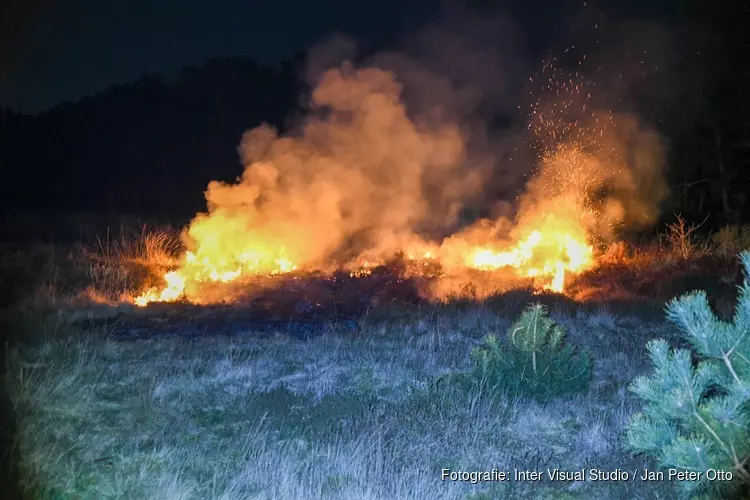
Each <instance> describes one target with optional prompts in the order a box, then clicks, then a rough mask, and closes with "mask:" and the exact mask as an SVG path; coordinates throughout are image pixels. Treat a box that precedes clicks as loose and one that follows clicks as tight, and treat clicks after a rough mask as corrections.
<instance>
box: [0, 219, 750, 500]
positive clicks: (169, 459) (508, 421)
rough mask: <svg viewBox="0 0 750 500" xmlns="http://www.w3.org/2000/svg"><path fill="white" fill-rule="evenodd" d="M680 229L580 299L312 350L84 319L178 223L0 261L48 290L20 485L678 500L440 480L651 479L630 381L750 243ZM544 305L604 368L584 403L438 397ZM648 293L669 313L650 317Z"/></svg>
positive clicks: (409, 324) (29, 319)
mask: <svg viewBox="0 0 750 500" xmlns="http://www.w3.org/2000/svg"><path fill="white" fill-rule="evenodd" d="M678 229H679V228H678ZM683 229H685V231H682V232H681V233H679V232H678V233H677V234H678V235H679V234H682V235H683V236H685V235H687V236H685V237H686V238H688V241H687V243H685V242H684V241H683V242H682V243H681V242H680V241H681V240H680V239H679V238H677V239H676V240H674V241H672V240H662V241H660V242H657V243H656V244H653V245H651V246H640V247H636V246H634V245H629V244H627V243H619V244H616V245H613V246H612V247H610V248H609V249H608V250H607V251H606V252H605V253H604V254H603V255H602V256H601V258H600V260H599V262H600V265H599V267H598V268H597V269H595V270H593V271H591V272H588V273H584V274H583V275H581V276H579V277H578V279H577V280H575V281H574V282H573V283H572V284H571V289H570V293H571V295H572V296H573V297H575V298H576V299H578V300H579V303H576V302H574V301H573V300H570V299H569V298H566V297H562V296H559V295H554V294H549V296H547V295H544V294H543V295H533V293H532V291H530V290H517V291H515V292H510V293H506V294H505V295H503V296H502V297H490V298H489V299H488V300H487V301H485V302H484V303H482V304H479V303H477V302H475V301H472V300H468V299H467V298H466V297H464V300H460V301H455V302H453V303H452V304H448V305H445V304H442V305H441V304H438V305H435V306H434V307H432V308H431V309H429V310H423V309H420V310H416V311H415V310H400V311H395V310H388V311H384V312H381V313H379V316H376V315H373V316H371V317H369V318H365V319H364V320H363V324H362V327H361V331H360V332H359V335H357V336H354V337H352V336H348V335H345V334H343V333H342V332H340V331H338V330H337V326H336V325H332V326H331V331H330V332H329V333H328V335H326V336H324V337H322V338H320V339H317V340H314V341H311V342H308V343H299V342H296V341H291V340H289V338H288V337H286V336H285V335H283V332H280V333H282V335H280V336H278V337H276V338H274V339H269V340H260V339H258V338H257V337H255V336H254V335H253V333H252V332H248V334H247V335H246V336H245V337H241V338H240V337H234V338H205V339H200V340H193V341H185V340H179V339H154V340H149V341H144V342H134V343H121V342H115V341H113V340H111V339H110V338H109V335H108V333H109V332H108V331H107V329H106V328H107V327H106V326H105V327H103V329H102V328H99V327H97V328H95V329H94V330H88V329H83V328H82V327H81V326H80V323H75V324H71V320H79V319H81V317H82V316H84V317H85V315H86V314H89V312H90V311H91V310H92V307H100V311H99V312H97V313H96V315H97V316H98V317H101V315H102V314H106V313H107V311H112V310H113V309H112V308H110V307H108V306H107V305H106V304H111V303H112V302H113V301H116V300H118V299H121V298H122V297H123V296H126V295H127V294H128V293H135V292H137V291H138V290H141V289H143V288H144V287H147V286H150V285H152V284H156V283H157V281H156V280H158V278H159V276H160V274H161V273H162V272H163V270H164V269H165V268H167V267H169V266H171V265H173V264H174V259H175V257H176V256H177V255H178V254H179V253H180V251H181V250H182V249H181V246H180V244H179V236H178V233H177V231H175V230H173V229H171V228H168V227H166V228H161V227H160V228H153V229H152V228H151V227H144V226H139V228H138V229H137V230H128V229H121V230H120V231H119V232H118V233H117V236H116V237H110V234H111V233H109V232H105V233H102V234H104V236H101V237H97V238H93V240H92V241H91V242H90V243H88V244H80V243H79V244H71V245H66V246H59V245H57V246H55V245H43V244H35V245H32V246H28V245H27V246H23V247H19V246H6V247H3V249H2V251H3V254H4V255H5V256H7V257H8V258H6V259H3V265H4V266H6V267H8V268H13V269H15V270H16V271H18V273H17V274H18V276H21V277H20V278H18V282H19V283H21V282H23V279H22V277H23V276H33V277H34V280H33V281H32V282H31V283H32V284H31V286H30V287H29V288H26V289H24V294H25V298H24V300H23V301H22V302H21V303H20V305H21V306H22V307H18V308H16V309H14V311H15V312H17V313H18V323H17V325H20V324H22V323H23V326H22V327H21V326H17V327H18V328H19V329H20V328H23V329H24V330H25V331H27V332H32V334H33V336H34V337H35V338H37V339H39V341H38V342H36V343H35V347H23V346H18V347H17V348H16V349H15V350H14V351H13V357H12V358H11V359H10V364H9V368H10V371H9V374H10V377H11V378H10V381H11V386H10V387H12V389H13V393H12V396H13V411H14V414H15V418H16V421H17V423H18V427H19V430H20V432H19V434H18V438H17V449H18V453H19V459H20V463H21V464H22V470H23V477H24V480H25V487H26V488H27V490H28V491H29V492H30V493H31V494H32V496H33V497H34V498H154V499H158V498H165V499H166V498H169V499H172V498H185V499H188V498H201V499H204V498H205V499H213V498H217V499H232V498H280V499H283V498H347V499H348V498H362V499H366V498H389V499H390V498H394V499H396V498H410V499H411V498H415V499H419V498H426V499H427V498H429V499H433V498H434V499H440V498H473V499H476V500H478V499H480V498H540V499H541V498H550V497H554V498H606V497H612V498H672V497H673V496H674V490H673V489H672V485H671V484H669V483H656V484H654V483H645V482H640V481H633V482H627V483H594V482H591V481H586V482H563V483H555V482H551V481H547V480H545V481H544V482H542V483H536V484H535V483H521V482H508V483H479V484H474V485H473V484H468V483H449V482H443V481H440V471H441V469H442V468H451V469H463V470H491V469H493V468H499V469H501V470H509V471H512V470H513V469H527V468H530V469H535V468H538V469H540V470H542V471H546V470H547V469H548V468H550V469H552V468H555V467H559V468H561V469H563V470H574V469H578V468H582V467H583V468H600V469H606V470H611V469H615V468H620V469H624V470H627V471H630V472H632V471H633V470H634V469H636V468H639V469H641V470H642V468H643V467H644V466H647V465H648V466H649V468H653V467H654V464H648V463H647V462H645V461H643V460H640V459H638V458H634V457H630V456H628V455H627V454H625V453H624V452H623V451H622V449H621V448H620V438H621V434H622V429H623V425H624V423H625V422H626V421H627V419H628V417H629V415H630V414H631V413H632V412H633V411H635V410H636V408H637V405H636V402H635V401H634V398H632V397H631V396H630V395H629V394H628V392H627V390H626V388H627V384H628V383H629V381H630V380H632V379H633V378H634V377H635V376H636V375H638V374H642V373H644V372H645V371H646V370H647V369H648V366H647V365H648V363H647V359H646V357H645V352H644V345H645V342H646V341H647V340H648V339H650V338H652V337H654V336H661V337H671V336H672V335H673V333H674V332H673V331H672V330H671V329H670V328H669V327H668V326H667V325H666V324H665V323H664V322H663V318H662V315H661V313H660V309H661V307H663V303H662V302H659V301H661V300H666V299H669V298H672V297H674V296H675V295H677V294H679V293H682V292H684V291H687V290H690V289H692V288H706V287H709V288H712V290H713V292H711V290H709V291H710V292H711V293H714V297H717V296H718V297H721V296H722V293H724V292H723V290H725V289H726V290H727V291H728V292H727V294H726V295H727V296H731V297H734V296H735V290H734V286H733V281H732V279H733V278H732V276H733V273H734V272H735V271H734V267H736V266H735V264H736V263H735V262H734V256H731V257H729V256H725V255H724V253H727V254H728V253H729V249H730V248H734V246H733V245H743V244H744V243H743V241H744V240H743V238H744V236H742V235H743V234H744V233H743V231H744V230H742V229H737V230H735V229H723V230H722V231H723V232H722V233H721V234H722V235H721V236H714V237H713V238H712V239H711V240H710V241H711V242H712V243H711V245H713V246H711V247H709V245H708V243H707V241H708V240H700V239H699V238H698V237H697V235H696V234H697V233H695V232H694V231H693V232H689V231H688V230H689V227H687V228H685V227H683ZM675 242H676V243H675ZM709 248H714V249H717V250H716V251H715V252H714V253H715V255H713V254H711V253H710V252H708V249H709ZM686 249H689V251H687V252H686ZM718 249H721V250H718ZM707 252H708V254H707ZM721 277H724V279H723V281H722V278H721ZM691 280H692V281H691ZM717 294H718V295H717ZM532 298H533V300H541V301H543V302H545V301H546V302H548V303H549V304H550V305H551V310H552V311H553V317H554V318H555V320H556V321H558V322H559V323H561V324H562V325H563V326H565V327H566V328H567V330H568V332H569V338H570V339H571V341H572V342H573V343H575V344H577V345H579V346H584V347H586V348H588V349H590V350H591V352H592V353H593V357H594V359H595V375H594V380H593V384H592V388H591V390H590V391H589V393H587V394H585V395H583V396H581V395H578V396H570V397H566V398H560V399H558V400H555V401H552V402H549V404H539V403H533V402H532V401H530V400H524V399H513V400H511V399H508V398H506V397H504V395H503V394H501V393H493V394H487V393H483V392H477V391H468V392H466V391H464V390H459V389H457V388H452V387H442V388H439V389H438V388H436V387H435V384H433V382H434V381H435V380H436V378H438V377H440V376H441V375H444V374H445V373H448V372H455V371H462V370H466V369H467V368H468V366H467V363H468V353H469V352H470V349H471V347H473V346H474V345H476V344H477V343H479V342H481V340H482V338H483V337H484V336H485V335H486V334H488V333H501V334H502V333H503V332H504V331H505V329H507V327H508V326H509V325H510V323H511V322H512V320H513V319H515V316H516V315H517V314H518V312H519V311H520V309H522V308H523V307H524V306H525V305H526V304H527V303H528V302H529V301H530V300H532ZM644 298H649V300H650V302H651V303H655V304H656V305H657V307H656V315H653V312H652V311H651V310H648V314H643V315H642V314H640V313H639V312H638V309H637V307H636V306H635V304H637V303H638V302H637V301H641V300H644ZM618 299H621V300H622V302H623V303H624V304H625V307H623V308H619V306H616V305H614V304H616V303H617V300H618ZM654 299H656V300H654ZM101 304H105V305H104V306H101ZM608 304H609V305H608ZM714 305H715V306H716V308H717V309H721V310H727V311H728V310H730V309H731V307H730V305H729V304H728V303H725V302H722V301H721V299H720V298H717V299H716V300H715V302H714ZM620 309H622V310H620ZM623 311H625V312H623ZM120 312H121V311H120ZM14 328H15V327H14Z"/></svg>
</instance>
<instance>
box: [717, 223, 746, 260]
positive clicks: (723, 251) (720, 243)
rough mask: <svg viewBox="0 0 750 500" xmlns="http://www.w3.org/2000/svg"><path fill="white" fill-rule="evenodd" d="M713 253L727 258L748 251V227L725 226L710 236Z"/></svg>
mask: <svg viewBox="0 0 750 500" xmlns="http://www.w3.org/2000/svg"><path fill="white" fill-rule="evenodd" d="M711 242H712V243H713V246H714V248H713V250H714V252H715V253H716V254H717V255H719V256H720V257H724V258H728V257H732V256H734V255H737V254H738V253H740V252H741V251H743V250H747V249H750V225H744V226H737V225H726V226H723V227H722V228H721V229H719V230H718V231H717V232H715V233H714V234H712V235H711Z"/></svg>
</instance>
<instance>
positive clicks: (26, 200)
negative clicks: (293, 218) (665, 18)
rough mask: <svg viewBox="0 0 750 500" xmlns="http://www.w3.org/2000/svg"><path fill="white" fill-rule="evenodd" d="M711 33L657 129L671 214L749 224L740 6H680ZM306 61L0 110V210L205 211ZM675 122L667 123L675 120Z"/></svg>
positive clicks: (219, 66)
mask: <svg viewBox="0 0 750 500" xmlns="http://www.w3.org/2000/svg"><path fill="white" fill-rule="evenodd" d="M688 1H689V2H690V5H689V9H688V12H689V13H690V15H691V16H692V19H693V22H694V23H695V25H696V26H697V28H696V29H698V28H699V29H701V30H703V31H704V32H706V33H710V34H711V35H712V38H711V40H712V41H713V42H714V43H713V46H712V49H711V50H712V53H711V54H710V60H711V61H712V65H713V67H712V68H711V72H712V76H711V84H710V85H707V86H706V87H705V89H703V92H704V94H703V96H702V97H701V106H700V110H699V112H698V113H697V114H696V116H695V117H694V118H692V119H691V120H690V123H688V124H684V123H668V122H669V119H670V118H669V115H668V114H667V115H666V118H665V119H666V122H663V123H662V130H660V131H661V132H662V133H663V134H665V135H666V137H667V139H668V143H669V145H670V148H669V162H670V166H669V170H668V171H669V181H670V185H671V188H672V196H671V198H670V199H669V200H668V202H667V205H668V207H666V209H667V212H681V213H682V214H683V215H686V216H687V217H689V218H695V219H699V220H702V219H703V218H705V216H706V214H709V213H710V214H713V215H715V217H714V218H713V219H714V220H715V222H716V223H725V222H736V221H738V220H740V219H744V220H750V207H748V203H747V202H746V201H747V193H748V188H750V173H749V172H748V162H749V160H750V98H749V93H748V89H747V88H746V87H747V82H748V81H750V71H749V68H748V66H750V65H748V62H747V61H748V58H747V54H748V50H750V39H748V30H746V29H745V28H746V26H747V25H748V24H746V21H748V20H749V19H750V16H749V15H748V9H750V7H748V5H750V4H747V2H746V1H745V0H711V2H708V1H707V0H688ZM302 59H303V54H299V55H297V56H296V57H295V58H294V60H291V61H288V62H286V63H284V64H281V65H279V66H277V67H268V66H263V65H260V64H258V63H257V62H255V61H254V60H252V59H249V58H247V57H239V56H238V57H229V58H221V59H213V60H210V61H208V62H206V63H205V64H204V65H203V66H200V67H188V68H185V69H184V70H182V72H181V74H180V75H179V76H178V77H177V78H175V79H174V80H173V81H170V82H167V81H165V79H164V78H162V77H160V76H155V75H147V76H144V77H142V78H140V79H139V80H138V81H136V82H134V83H131V84H125V85H117V86H113V87H111V88H109V89H106V90H104V91H102V92H100V93H98V94H96V95H94V96H88V97H84V98H82V99H81V100H79V101H77V102H74V103H64V104H60V105H58V106H56V107H54V108H52V109H50V110H48V111H45V112H43V113H41V114H39V115H36V116H31V115H26V114H21V113H16V112H13V111H12V110H9V109H5V108H0V166H1V167H0V168H1V169H2V182H1V183H0V208H2V209H14V210H37V211H56V212H65V211H71V212H82V211H84V212H91V211H93V212H99V213H137V214H143V215H159V216H166V217H170V216H180V217H184V216H185V214H192V213H195V212H196V211H198V210H202V209H204V207H205V201H204V199H203V194H202V193H203V191H204V189H205V187H206V184H207V182H208V181H209V180H211V179H222V180H232V179H234V178H235V177H236V176H237V175H238V174H239V165H238V163H237V162H238V159H237V153H236V147H237V144H238V143H239V140H240V137H241V135H242V133H243V132H244V131H245V130H248V129H250V128H253V127H255V126H257V125H259V124H261V123H262V122H268V123H270V124H272V125H274V126H276V127H279V128H280V129H281V130H284V128H285V127H284V126H285V124H286V123H287V122H285V120H286V119H288V118H289V116H290V113H293V112H294V111H295V110H298V109H299V103H300V96H301V95H302V93H303V91H304V88H303V87H302V85H301V80H300V77H299V69H300V63H301V61H302ZM679 116H680V115H679V114H675V118H673V120H674V121H677V120H679V119H680V118H679Z"/></svg>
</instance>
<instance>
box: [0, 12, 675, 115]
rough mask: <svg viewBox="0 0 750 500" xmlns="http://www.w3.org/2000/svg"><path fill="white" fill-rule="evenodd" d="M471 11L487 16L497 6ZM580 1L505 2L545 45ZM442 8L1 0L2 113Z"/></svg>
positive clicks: (373, 34) (287, 53) (422, 17)
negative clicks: (213, 59) (148, 75)
mask: <svg viewBox="0 0 750 500" xmlns="http://www.w3.org/2000/svg"><path fill="white" fill-rule="evenodd" d="M618 1H619V2H620V3H622V4H623V7H618V6H616V4H617V3H618ZM474 3H476V4H483V5H482V7H483V8H486V7H487V4H497V3H498V2H492V1H491V0H485V1H482V0H475V1H474ZM583 3H584V0H525V1H518V0H505V4H506V5H504V6H503V8H504V9H505V10H506V11H510V12H511V13H512V15H513V17H514V18H515V19H516V20H518V21H519V22H520V23H521V25H522V26H523V28H524V33H525V36H527V37H528V38H530V39H532V40H536V41H537V45H544V43H545V41H546V40H547V38H548V37H549V36H550V33H551V29H552V28H554V29H562V28H563V27H562V26H560V25H561V24H564V23H561V20H564V19H566V17H565V16H563V15H561V14H562V13H563V11H565V12H566V15H571V16H572V15H575V14H574V13H575V11H576V10H580V9H583ZM596 3H598V4H602V3H603V2H602V1H599V2H597V0H589V1H588V4H589V6H588V7H587V8H589V9H591V8H592V4H596ZM606 3H607V4H608V5H607V6H606V8H607V9H609V10H610V11H611V10H613V9H620V10H622V9H626V10H627V11H629V12H628V14H630V15H636V16H643V17H651V18H653V17H657V18H670V17H674V16H676V15H677V10H678V9H677V7H676V5H678V4H679V3H680V0H629V1H628V0H607V1H606ZM439 5H440V2H438V1H435V0H379V1H377V2H372V1H371V0H358V1H352V0H328V1H323V2H321V1H318V2H315V1H309V0H257V1H254V0H203V1H195V0H127V1H119V2H118V1H112V0H4V1H2V2H0V105H4V106H7V107H10V108H12V109H15V110H18V111H24V112H30V113H36V112H39V111H41V110H44V109H46V108H48V107H50V106H52V105H55V104H57V103H60V102H62V101H66V100H76V99H78V98H80V97H82V96H83V95H86V94H90V93H93V92H96V91H98V90H101V89H103V88H105V87H107V86H109V85H112V84H116V83H126V82H129V81H132V80H135V79H136V78H137V77H138V76H140V75H142V74H144V73H154V72H161V73H164V74H170V73H171V72H174V71H176V70H177V69H179V68H180V67H183V66H185V65H190V64H193V65H195V64H200V63H201V62H202V61H203V60H205V59H206V58H208V57H215V56H228V55H235V54H245V55H249V56H252V57H254V58H256V59H258V60H260V61H261V62H264V63H278V62H279V61H281V60H283V59H286V58H289V57H291V56H292V55H293V54H294V53H295V52H296V51H299V50H301V49H304V48H305V47H308V46H310V45H312V44H314V43H316V42H319V41H321V40H323V39H325V38H326V37H327V36H328V35H330V34H331V33H333V32H337V31H338V32H343V33H346V34H349V35H353V36H354V37H356V38H358V39H360V40H363V41H365V42H367V43H371V44H374V45H375V46H379V45H385V44H388V43H389V42H390V41H392V40H394V39H397V38H398V37H399V36H400V35H403V34H405V33H409V32H411V31H413V30H415V29H416V28H417V27H418V26H419V25H421V24H423V23H425V22H428V21H429V20H430V19H432V18H434V17H435V16H436V15H437V11H438V9H439ZM596 7H598V6H596ZM540 41H541V43H540Z"/></svg>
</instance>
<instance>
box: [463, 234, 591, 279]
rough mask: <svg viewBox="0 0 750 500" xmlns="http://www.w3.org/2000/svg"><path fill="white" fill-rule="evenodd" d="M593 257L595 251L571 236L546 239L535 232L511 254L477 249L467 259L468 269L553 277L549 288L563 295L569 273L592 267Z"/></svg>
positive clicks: (509, 252)
mask: <svg viewBox="0 0 750 500" xmlns="http://www.w3.org/2000/svg"><path fill="white" fill-rule="evenodd" d="M592 254H593V248H592V247H591V246H590V245H588V244H586V243H585V241H581V240H578V239H576V238H574V237H573V236H571V235H570V234H568V233H552V234H549V235H545V234H543V233H542V232H540V231H537V230H534V231H532V232H531V234H530V235H529V236H528V238H526V239H525V240H523V241H521V242H520V243H519V244H518V245H517V246H516V247H515V248H513V249H512V250H510V251H503V252H493V251H492V250H490V249H488V248H477V249H475V250H474V251H473V252H472V253H471V254H470V255H469V257H468V258H467V265H468V267H471V268H475V269H481V270H497V269H500V268H503V267H513V268H515V269H517V270H518V272H519V274H521V275H524V276H527V277H529V278H536V277H545V276H551V277H552V281H551V283H550V284H549V285H547V286H546V288H548V289H550V290H552V291H555V292H562V291H563V290H564V285H565V273H566V271H570V272H573V273H578V272H581V271H582V270H584V269H586V268H587V267H590V266H591V265H592V263H593V256H592Z"/></svg>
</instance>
